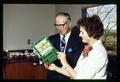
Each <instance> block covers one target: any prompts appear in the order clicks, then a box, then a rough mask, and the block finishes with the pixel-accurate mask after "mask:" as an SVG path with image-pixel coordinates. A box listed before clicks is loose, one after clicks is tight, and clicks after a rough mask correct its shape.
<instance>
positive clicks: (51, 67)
mask: <svg viewBox="0 0 120 82" xmlns="http://www.w3.org/2000/svg"><path fill="white" fill-rule="evenodd" d="M44 66H45V68H46V69H49V70H52V71H54V70H56V69H57V66H56V65H55V64H53V63H52V64H49V65H47V64H44Z"/></svg>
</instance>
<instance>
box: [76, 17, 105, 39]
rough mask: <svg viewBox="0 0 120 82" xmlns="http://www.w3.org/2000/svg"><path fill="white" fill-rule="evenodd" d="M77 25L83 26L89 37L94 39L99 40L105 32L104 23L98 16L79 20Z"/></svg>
mask: <svg viewBox="0 0 120 82" xmlns="http://www.w3.org/2000/svg"><path fill="white" fill-rule="evenodd" d="M77 24H78V25H79V26H83V27H84V28H85V30H86V32H87V33H88V35H89V37H93V38H95V39H99V38H100V36H102V34H103V32H104V28H103V23H102V21H101V19H100V17H99V16H97V15H93V16H91V17H86V18H83V19H79V20H78V21H77Z"/></svg>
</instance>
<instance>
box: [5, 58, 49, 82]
mask: <svg viewBox="0 0 120 82" xmlns="http://www.w3.org/2000/svg"><path fill="white" fill-rule="evenodd" d="M4 78H5V79H33V80H34V79H37V80H39V79H47V69H45V67H44V65H39V64H37V65H33V63H32V62H24V61H22V60H21V61H19V62H18V61H17V62H13V63H6V64H5V65H4Z"/></svg>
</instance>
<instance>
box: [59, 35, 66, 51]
mask: <svg viewBox="0 0 120 82" xmlns="http://www.w3.org/2000/svg"><path fill="white" fill-rule="evenodd" d="M65 44H66V42H65V36H63V37H62V39H61V41H60V49H61V52H64V49H65Z"/></svg>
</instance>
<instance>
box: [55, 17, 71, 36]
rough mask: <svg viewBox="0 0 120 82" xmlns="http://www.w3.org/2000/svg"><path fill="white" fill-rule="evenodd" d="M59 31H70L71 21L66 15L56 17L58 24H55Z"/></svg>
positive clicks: (65, 32) (63, 32) (64, 32)
mask: <svg viewBox="0 0 120 82" xmlns="http://www.w3.org/2000/svg"><path fill="white" fill-rule="evenodd" d="M55 26H56V28H57V31H58V32H59V33H60V34H62V35H65V34H67V33H68V32H69V31H70V21H69V20H68V19H67V18H66V17H64V16H59V15H58V16H57V17H56V24H55Z"/></svg>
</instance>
